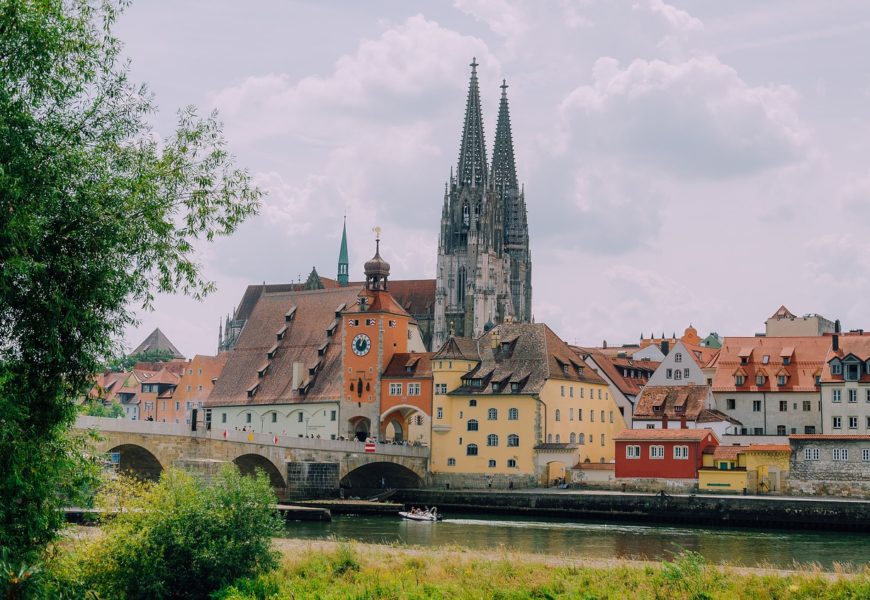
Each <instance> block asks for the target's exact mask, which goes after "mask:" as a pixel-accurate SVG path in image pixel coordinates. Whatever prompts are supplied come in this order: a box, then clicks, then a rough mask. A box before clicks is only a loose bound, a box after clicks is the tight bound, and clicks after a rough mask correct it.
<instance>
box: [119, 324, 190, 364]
mask: <svg viewBox="0 0 870 600" xmlns="http://www.w3.org/2000/svg"><path fill="white" fill-rule="evenodd" d="M146 350H150V351H152V352H153V351H155V350H161V351H167V352H171V353H172V356H173V357H174V358H184V355H183V354H182V353H181V352H179V351H178V348H176V347H175V345H174V344H173V343H172V342H170V341H169V338H168V337H166V335H165V334H164V333H163V332H162V331H160V328H159V327H158V328H156V329H154V331H152V332H151V333H150V334H148V337H146V338H145V339H144V340H142V343H141V344H139V345H138V346H136V349H135V350H133V351H132V352H131V353H130V354H131V355H133V354H141V353H142V352H145V351H146Z"/></svg>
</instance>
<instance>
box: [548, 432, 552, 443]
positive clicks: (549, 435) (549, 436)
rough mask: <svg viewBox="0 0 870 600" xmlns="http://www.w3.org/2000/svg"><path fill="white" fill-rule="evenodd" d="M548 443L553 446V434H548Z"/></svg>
mask: <svg viewBox="0 0 870 600" xmlns="http://www.w3.org/2000/svg"><path fill="white" fill-rule="evenodd" d="M547 443H548V444H552V443H553V434H552V433H548V434H547Z"/></svg>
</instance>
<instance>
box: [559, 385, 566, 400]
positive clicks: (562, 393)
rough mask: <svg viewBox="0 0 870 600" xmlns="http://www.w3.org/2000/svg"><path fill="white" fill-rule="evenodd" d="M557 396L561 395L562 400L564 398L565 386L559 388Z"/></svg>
mask: <svg viewBox="0 0 870 600" xmlns="http://www.w3.org/2000/svg"><path fill="white" fill-rule="evenodd" d="M559 395H561V396H562V397H563V398H564V397H565V386H564V385H560V386H559Z"/></svg>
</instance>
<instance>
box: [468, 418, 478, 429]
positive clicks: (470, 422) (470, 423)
mask: <svg viewBox="0 0 870 600" xmlns="http://www.w3.org/2000/svg"><path fill="white" fill-rule="evenodd" d="M468 431H477V419H469V420H468Z"/></svg>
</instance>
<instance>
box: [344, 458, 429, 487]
mask: <svg viewBox="0 0 870 600" xmlns="http://www.w3.org/2000/svg"><path fill="white" fill-rule="evenodd" d="M382 480H383V482H382ZM340 485H341V487H345V488H351V489H353V488H363V489H365V488H369V489H373V488H380V487H386V488H403V489H407V488H418V487H421V486H422V485H423V478H422V477H420V475H418V474H417V473H416V472H414V471H413V470H412V469H409V468H408V467H406V466H404V465H400V464H399V463H394V462H388V461H374V462H370V463H366V464H364V465H361V466H359V467H357V468H355V469H353V470H351V471H349V472H348V473H347V474H346V475H345V476H344V477H342V478H341V481H340Z"/></svg>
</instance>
